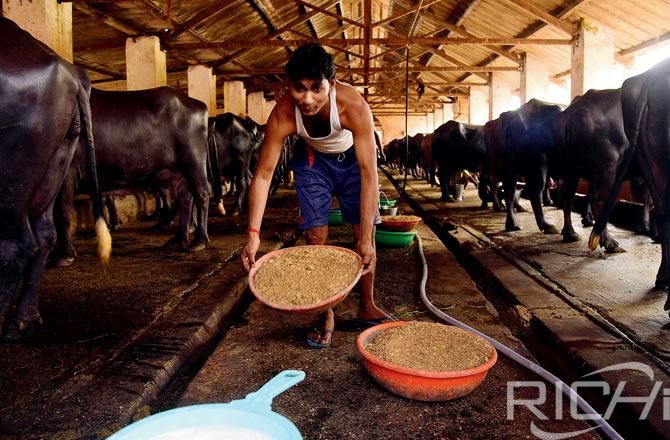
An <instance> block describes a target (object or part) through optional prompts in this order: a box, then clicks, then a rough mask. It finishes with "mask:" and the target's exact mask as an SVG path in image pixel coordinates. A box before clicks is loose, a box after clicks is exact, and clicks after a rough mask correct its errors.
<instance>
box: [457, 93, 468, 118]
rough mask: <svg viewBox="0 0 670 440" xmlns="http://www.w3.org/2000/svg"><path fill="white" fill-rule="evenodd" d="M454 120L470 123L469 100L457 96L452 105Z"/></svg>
mask: <svg viewBox="0 0 670 440" xmlns="http://www.w3.org/2000/svg"><path fill="white" fill-rule="evenodd" d="M454 120H456V121H458V122H465V123H470V98H469V97H467V96H459V97H458V100H457V101H456V102H455V103H454Z"/></svg>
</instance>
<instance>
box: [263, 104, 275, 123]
mask: <svg viewBox="0 0 670 440" xmlns="http://www.w3.org/2000/svg"><path fill="white" fill-rule="evenodd" d="M275 104H277V101H275V100H274V99H273V100H272V101H266V100H265V99H264V100H263V120H264V121H265V122H267V120H268V118H270V113H272V109H273V108H275Z"/></svg>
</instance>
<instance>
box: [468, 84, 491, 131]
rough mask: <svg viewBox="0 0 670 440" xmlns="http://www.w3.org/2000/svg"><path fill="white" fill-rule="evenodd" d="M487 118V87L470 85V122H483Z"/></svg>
mask: <svg viewBox="0 0 670 440" xmlns="http://www.w3.org/2000/svg"><path fill="white" fill-rule="evenodd" d="M488 120H489V91H488V87H472V88H471V89H470V123H471V124H484V123H486V121H488Z"/></svg>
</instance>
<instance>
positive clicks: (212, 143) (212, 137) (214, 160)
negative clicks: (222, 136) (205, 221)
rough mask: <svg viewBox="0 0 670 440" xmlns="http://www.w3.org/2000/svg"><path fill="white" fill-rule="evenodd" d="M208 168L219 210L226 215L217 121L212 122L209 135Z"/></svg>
mask: <svg viewBox="0 0 670 440" xmlns="http://www.w3.org/2000/svg"><path fill="white" fill-rule="evenodd" d="M207 169H208V170H209V172H210V178H211V179H212V182H211V183H212V192H213V193H214V200H215V201H216V207H217V210H218V211H219V213H220V214H221V215H226V209H225V208H224V207H223V192H222V191H221V170H220V169H219V149H218V146H217V144H216V122H212V123H211V124H210V127H209V135H208V136H207Z"/></svg>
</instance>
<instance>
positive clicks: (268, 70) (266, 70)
mask: <svg viewBox="0 0 670 440" xmlns="http://www.w3.org/2000/svg"><path fill="white" fill-rule="evenodd" d="M338 71H339V73H340V74H351V73H353V74H358V75H362V74H363V73H365V69H363V68H350V69H339V70H338ZM404 71H405V68H404V67H370V68H369V72H370V73H384V72H404ZM409 71H410V72H519V71H520V68H519V67H502V66H463V67H458V66H411V67H410V68H409ZM249 73H250V72H249V71H247V70H222V71H221V74H224V75H245V74H249ZM251 73H252V74H256V75H273V74H282V73H284V71H283V69H281V68H278V67H259V68H256V69H254V71H253V72H251Z"/></svg>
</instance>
